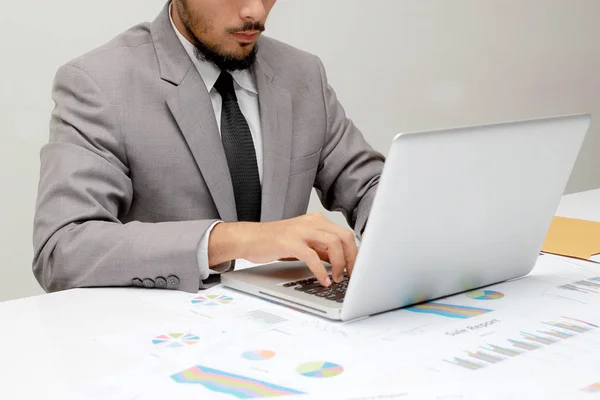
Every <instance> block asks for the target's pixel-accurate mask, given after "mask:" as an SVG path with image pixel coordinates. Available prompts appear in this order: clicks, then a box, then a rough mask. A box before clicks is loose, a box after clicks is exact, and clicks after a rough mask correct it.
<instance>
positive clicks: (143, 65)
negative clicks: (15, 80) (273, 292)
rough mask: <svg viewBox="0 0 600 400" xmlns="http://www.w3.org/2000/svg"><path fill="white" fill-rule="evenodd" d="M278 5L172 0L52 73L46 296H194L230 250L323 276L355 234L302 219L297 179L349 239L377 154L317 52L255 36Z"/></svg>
mask: <svg viewBox="0 0 600 400" xmlns="http://www.w3.org/2000/svg"><path fill="white" fill-rule="evenodd" d="M275 1H276V0H221V1H218V2H215V1H213V0H173V2H172V4H170V3H169V4H167V5H166V6H165V8H164V9H163V11H162V12H161V13H160V15H159V16H158V17H157V18H156V20H155V21H154V22H152V23H144V24H140V25H138V26H136V27H133V28H131V29H130V30H128V31H126V32H124V33H123V34H121V35H119V36H117V37H116V38H115V39H113V40H112V41H111V42H109V43H108V44H106V45H104V46H102V47H100V48H99V49H96V50H94V51H92V52H90V53H88V54H86V55H84V56H82V57H79V58H77V59H75V60H74V61H72V62H70V63H68V64H66V65H65V66H63V67H61V68H60V69H59V71H58V72H57V75H56V78H55V83H54V88H53V99H54V101H55V103H56V106H55V108H54V111H53V113H52V118H51V122H50V140H49V143H48V144H47V145H46V146H44V147H43V149H42V151H41V175H40V183H39V193H38V201H37V207H36V215H35V221H34V248H35V255H34V262H33V271H34V274H35V276H36V278H37V279H38V281H39V282H40V284H41V285H42V287H43V288H44V289H45V290H47V291H57V290H64V289H69V288H76V287H98V286H139V287H147V288H153V287H154V288H167V289H179V290H184V291H188V292H196V291H197V290H198V289H199V288H203V287H204V285H205V283H206V282H208V281H210V280H211V279H212V278H213V277H214V276H218V274H219V273H222V272H224V271H226V270H228V269H230V268H232V265H235V260H248V261H251V262H255V263H265V262H270V261H274V260H280V259H300V260H302V261H304V262H306V264H307V265H308V267H309V268H310V269H311V270H312V271H313V272H314V274H315V275H316V276H317V278H318V279H319V281H320V282H321V283H322V284H323V285H325V286H329V285H330V284H331V279H330V277H329V276H328V274H327V272H326V270H325V268H324V267H323V264H322V262H321V260H325V261H329V262H330V263H331V264H332V267H333V268H332V277H333V280H335V281H340V280H341V279H342V277H343V272H344V270H346V271H348V272H349V273H351V270H352V266H353V264H354V260H355V258H356V253H357V248H356V244H355V240H354V234H353V233H352V232H351V231H348V230H345V229H343V228H341V227H339V226H337V225H335V224H333V223H331V222H329V221H327V219H326V218H324V217H323V216H322V215H320V214H308V215H305V214H306V210H307V207H308V202H309V196H310V191H311V188H312V187H314V188H316V190H317V193H318V195H319V197H320V199H321V202H322V203H323V205H324V206H325V207H326V208H327V209H329V210H338V211H341V212H342V213H343V214H344V215H345V217H346V219H347V221H348V223H349V224H350V226H352V228H353V229H354V232H355V234H356V235H358V236H360V235H361V234H362V233H363V229H364V227H365V224H366V220H367V216H368V214H369V210H370V208H371V204H372V201H373V197H374V194H375V191H376V189H377V184H378V181H379V176H380V174H381V170H382V167H383V163H384V158H383V156H382V155H381V154H380V153H378V152H376V151H374V150H373V149H372V148H371V147H370V146H369V145H368V144H367V143H366V142H365V140H364V139H363V136H362V135H361V133H360V132H359V131H358V130H357V128H356V127H355V126H354V125H353V123H352V122H351V121H350V120H349V119H348V118H347V117H346V115H345V113H344V110H343V108H342V106H341V105H340V104H339V102H338V100H337V99H336V96H335V93H334V91H333V89H332V88H331V87H330V86H329V85H328V83H327V79H326V75H325V71H324V69H323V65H322V64H321V62H320V60H319V59H318V58H317V57H315V56H313V55H311V54H308V53H305V52H303V51H300V50H298V49H295V48H293V47H291V46H289V45H286V44H283V43H281V42H278V41H276V40H273V39H270V38H267V37H261V32H262V31H263V30H264V23H265V21H266V18H267V15H268V14H269V12H270V10H271V8H272V7H273V5H274V3H275Z"/></svg>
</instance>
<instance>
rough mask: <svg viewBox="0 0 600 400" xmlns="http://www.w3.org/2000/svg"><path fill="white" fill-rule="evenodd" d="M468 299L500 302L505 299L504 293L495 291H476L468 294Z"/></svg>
mask: <svg viewBox="0 0 600 400" xmlns="http://www.w3.org/2000/svg"><path fill="white" fill-rule="evenodd" d="M467 297H468V298H470V299H473V300H499V299H501V298H503V297H504V293H501V292H496V291H494V290H474V291H472V292H469V293H467Z"/></svg>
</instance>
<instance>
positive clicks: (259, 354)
mask: <svg viewBox="0 0 600 400" xmlns="http://www.w3.org/2000/svg"><path fill="white" fill-rule="evenodd" d="M242 357H244V358H245V359H246V360H251V361H264V360H269V359H271V358H273V357H275V352H274V351H271V350H251V351H247V352H245V353H242Z"/></svg>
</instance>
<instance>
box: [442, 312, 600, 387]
mask: <svg viewBox="0 0 600 400" xmlns="http://www.w3.org/2000/svg"><path fill="white" fill-rule="evenodd" d="M542 325H543V326H544V328H542V329H538V330H536V331H534V332H524V331H522V332H520V333H519V338H518V339H514V338H509V339H507V340H506V341H507V343H506V344H504V345H503V346H500V345H495V344H488V345H487V346H480V348H479V349H478V350H477V351H465V355H463V356H461V357H453V358H452V359H449V360H444V362H447V363H450V364H454V365H456V366H458V367H461V368H464V369H469V370H478V369H481V368H485V367H488V366H490V365H493V364H497V363H500V362H503V361H506V360H508V359H511V358H514V357H519V356H521V355H524V354H527V353H528V352H531V351H535V350H537V349H540V348H543V347H546V346H551V345H553V344H555V343H559V342H562V341H565V340H568V339H569V338H571V337H574V336H578V335H581V334H584V333H586V332H588V331H591V330H592V329H597V328H598V325H594V324H592V323H590V322H586V321H582V320H579V319H573V318H568V317H563V318H562V319H561V320H560V321H558V322H554V321H548V322H542ZM592 386H593V385H592ZM582 390H583V389H582Z"/></svg>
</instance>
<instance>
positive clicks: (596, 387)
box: [581, 383, 600, 393]
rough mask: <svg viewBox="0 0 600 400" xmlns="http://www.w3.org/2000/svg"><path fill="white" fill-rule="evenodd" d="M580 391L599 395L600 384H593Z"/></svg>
mask: <svg viewBox="0 0 600 400" xmlns="http://www.w3.org/2000/svg"><path fill="white" fill-rule="evenodd" d="M581 391H582V392H585V393H600V383H594V384H593V385H590V386H587V387H584V388H583V389H581Z"/></svg>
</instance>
